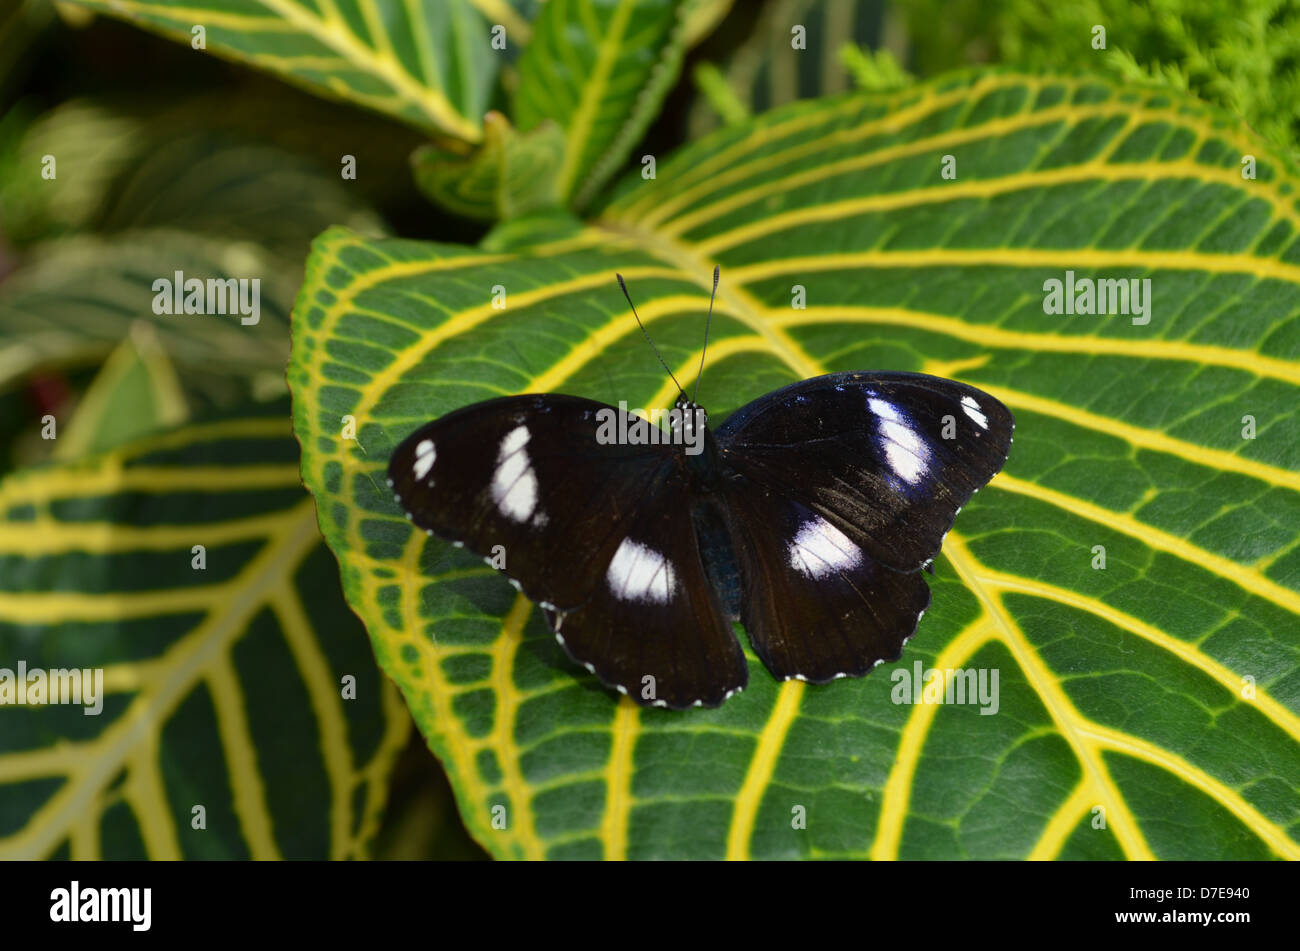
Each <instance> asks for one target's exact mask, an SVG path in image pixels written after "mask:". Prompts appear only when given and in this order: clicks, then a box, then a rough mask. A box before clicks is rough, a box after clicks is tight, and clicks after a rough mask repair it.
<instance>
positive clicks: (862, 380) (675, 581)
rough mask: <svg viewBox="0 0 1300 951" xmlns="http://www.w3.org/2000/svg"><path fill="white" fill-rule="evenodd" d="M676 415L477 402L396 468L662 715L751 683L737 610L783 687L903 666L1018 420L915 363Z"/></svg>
mask: <svg viewBox="0 0 1300 951" xmlns="http://www.w3.org/2000/svg"><path fill="white" fill-rule="evenodd" d="M674 408H675V410H677V411H678V413H677V415H676V416H674V417H670V418H671V419H672V425H671V426H670V429H669V431H668V434H669V436H670V437H671V438H668V439H665V440H663V441H660V442H657V443H655V444H645V443H643V442H642V443H637V444H630V443H627V442H614V443H611V442H609V441H608V440H602V439H601V438H600V434H601V432H602V429H601V425H602V420H603V421H609V420H610V415H609V414H610V413H622V410H615V409H614V408H613V407H609V406H605V405H604V404H600V403H597V402H594V401H591V400H586V399H582V398H579V397H573V396H564V395H560V394H547V395H527V396H518V397H505V398H502V399H496V400H489V401H487V402H484V403H478V404H475V405H473V406H469V407H466V408H464V409H461V410H457V411H455V412H453V413H449V414H447V415H446V416H443V417H441V418H440V419H437V420H434V421H433V422H431V423H428V424H427V425H425V426H423V427H421V428H420V429H418V430H416V431H415V432H414V433H413V434H412V435H411V436H410V437H409V438H407V439H406V440H405V441H404V442H403V443H402V444H401V445H399V446H398V448H397V450H396V451H395V452H394V453H393V457H392V460H391V462H390V465H389V483H390V485H391V486H392V487H393V488H394V491H395V493H396V497H397V499H398V501H399V503H401V505H402V506H403V507H404V508H405V509H406V511H407V514H408V516H409V517H410V518H411V520H412V521H413V522H414V523H415V524H416V525H418V526H420V527H421V528H424V529H425V530H426V531H429V532H430V533H433V534H437V535H440V536H441V537H443V538H446V539H448V540H450V541H452V542H454V543H457V544H463V545H464V546H465V547H467V548H468V549H470V550H471V551H474V552H476V553H478V554H479V555H480V556H483V557H485V559H486V558H488V556H490V555H491V554H492V552H493V551H494V549H495V548H496V546H502V547H503V548H504V551H505V557H506V567H505V568H504V571H505V573H506V574H507V575H508V576H509V577H510V578H511V579H512V580H513V582H514V583H515V584H516V586H517V587H519V589H520V590H521V591H522V592H523V593H524V594H525V595H526V596H527V597H529V598H530V599H531V600H533V601H534V602H536V603H538V604H539V605H540V606H542V607H543V609H544V610H545V613H546V617H547V620H548V622H549V623H550V625H551V627H552V630H553V631H554V632H555V634H556V636H557V638H558V639H559V641H560V643H561V644H563V645H564V647H565V649H566V651H567V652H568V653H569V655H570V656H571V657H573V658H574V659H575V660H577V661H578V662H580V663H582V664H583V665H584V666H586V667H587V668H588V669H589V670H591V671H592V672H593V673H595V674H596V675H597V676H598V677H599V678H600V679H601V681H602V682H603V683H605V684H606V685H608V686H612V687H615V688H617V689H618V690H620V691H622V692H624V693H628V694H629V695H631V696H632V697H633V698H634V699H637V700H638V701H640V702H643V703H647V704H652V705H656V706H667V707H670V708H674V709H681V708H684V707H689V706H716V705H717V704H719V703H721V702H722V701H723V700H725V699H726V698H727V697H729V696H731V695H732V694H733V693H735V692H736V691H738V690H740V689H742V688H743V687H744V686H745V685H746V683H747V680H748V670H747V665H746V662H745V657H744V653H743V651H742V650H741V647H740V643H739V641H738V640H737V638H736V636H735V634H734V633H733V630H732V623H733V622H734V621H739V622H740V623H741V624H742V625H743V626H744V628H745V630H746V633H747V634H748V637H749V639H750V641H751V643H752V644H753V647H754V650H755V652H756V653H757V654H758V656H759V658H760V659H761V660H762V662H763V663H764V665H765V666H766V667H767V668H768V670H769V671H771V673H772V674H773V675H774V676H776V677H777V678H778V679H790V678H799V679H803V680H807V681H810V682H815V683H825V682H828V681H831V680H834V679H838V678H840V677H845V676H860V675H862V674H865V673H867V672H869V671H870V670H871V669H872V668H873V667H874V666H876V665H877V664H879V663H882V662H884V661H887V660H895V659H897V657H898V656H899V655H900V653H901V651H902V647H903V644H904V643H905V642H906V640H907V639H908V638H909V637H910V636H911V635H912V633H913V631H914V630H915V628H916V625H917V623H918V621H919V620H920V617H921V614H922V613H923V612H924V610H925V608H926V607H927V606H928V604H929V598H930V595H929V589H928V587H927V585H926V583H925V581H924V579H923V577H922V575H921V573H920V571H921V569H922V568H924V567H926V566H928V565H929V564H930V562H931V561H932V560H933V558H934V557H935V556H936V555H937V554H938V551H939V548H940V546H941V544H942V540H943V536H944V535H945V534H946V533H947V531H948V530H949V528H951V526H952V524H953V519H954V518H955V517H956V514H957V512H958V511H959V510H960V508H961V506H962V505H963V504H965V502H966V501H967V499H969V498H970V496H971V495H972V494H973V493H974V492H975V491H977V490H978V489H979V488H980V487H981V486H982V485H984V484H985V483H986V482H987V481H988V480H989V479H990V478H991V477H992V476H993V474H994V473H995V472H996V471H997V470H998V469H999V468H1001V466H1002V463H1003V462H1004V461H1005V459H1006V455H1007V449H1008V447H1009V445H1010V438H1011V430H1012V425H1013V424H1012V419H1011V414H1010V413H1009V412H1008V411H1007V410H1006V408H1005V407H1004V406H1002V404H1001V403H999V402H998V401H997V400H996V399H994V398H993V397H991V396H989V395H988V394H986V393H983V392H982V391H980V390H977V389H975V388H974V387H970V386H966V385H964V384H960V383H956V382H953V381H950V380H942V379H939V378H936V377H930V376H924V375H921V374H914V373H840V374H832V375H828V376H823V377H817V378H814V379H811V380H803V381H801V382H798V383H795V384H792V385H790V386H788V387H784V388H782V389H780V390H777V391H774V392H773V393H769V394H768V395H767V396H764V397H761V398H760V399H758V400H755V401H754V402H752V403H750V404H748V405H747V406H744V407H742V408H741V409H739V410H737V411H736V412H735V413H733V414H732V416H731V417H730V418H729V419H728V420H727V421H726V422H725V423H724V424H723V425H722V426H721V427H719V428H718V429H717V430H716V432H715V431H713V430H711V429H709V427H708V425H707V416H706V414H705V413H704V411H703V410H702V409H701V408H700V407H698V406H696V405H695V404H694V403H693V402H691V401H689V400H687V399H686V398H685V397H684V396H683V398H682V399H680V400H678V402H677V405H676V406H675V407H674ZM617 422H618V424H619V427H620V428H619V429H618V432H620V433H622V432H624V430H625V429H627V430H628V431H631V430H630V427H631V425H632V424H633V423H634V421H633V420H631V419H630V418H629V417H627V414H623V416H622V417H621V418H619V419H618V420H617ZM696 447H698V448H696ZM692 450H695V451H692Z"/></svg>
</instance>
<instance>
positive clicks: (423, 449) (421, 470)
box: [412, 439, 438, 481]
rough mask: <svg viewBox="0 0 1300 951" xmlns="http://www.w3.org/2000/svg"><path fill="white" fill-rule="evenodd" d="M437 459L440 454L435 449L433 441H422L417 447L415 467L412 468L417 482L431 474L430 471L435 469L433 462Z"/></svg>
mask: <svg viewBox="0 0 1300 951" xmlns="http://www.w3.org/2000/svg"><path fill="white" fill-rule="evenodd" d="M436 458H438V453H437V452H436V451H435V450H434V448H433V440H432V439H422V440H420V444H419V445H418V446H416V447H415V465H414V466H413V467H412V470H413V473H414V475H415V478H416V481H419V480H420V479H423V478H424V477H425V476H427V475H428V474H429V470H430V469H432V468H433V460H434V459H436Z"/></svg>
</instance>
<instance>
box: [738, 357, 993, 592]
mask: <svg viewBox="0 0 1300 951" xmlns="http://www.w3.org/2000/svg"><path fill="white" fill-rule="evenodd" d="M1012 428H1013V421H1012V417H1011V414H1010V412H1008V411H1007V408H1006V407H1005V406H1003V405H1002V404H1001V403H1000V402H998V401H997V400H996V399H994V398H993V397H992V396H989V395H988V394H987V393H985V392H983V391H982V390H978V389H976V388H975V387H972V386H967V385H965V384H963V383H957V382H954V381H952V380H945V379H941V378H939V377H932V376H925V375H923V374H919V373H839V374H832V375H829V376H822V377H816V378H813V379H810V380H803V381H801V382H799V383H794V384H792V385H790V386H787V387H784V388H783V389H780V390H776V391H774V392H772V393H769V394H768V395H767V396H764V397H761V398H759V399H757V400H755V401H754V402H752V403H750V404H748V405H747V406H744V407H742V408H741V409H739V410H737V411H736V412H735V413H734V414H733V415H732V416H731V418H730V419H728V420H727V422H726V423H725V424H724V425H723V426H722V428H721V429H719V430H718V434H717V438H718V445H719V447H720V449H721V451H722V457H723V460H724V464H725V465H726V466H727V467H729V468H731V469H733V470H734V471H735V472H737V473H739V474H740V475H742V476H744V477H746V478H748V479H750V480H752V481H753V482H756V483H758V484H759V485H762V486H764V487H766V488H768V489H770V490H772V492H773V493H774V495H775V496H777V497H778V498H779V497H785V498H789V499H792V500H796V501H798V502H800V503H802V504H803V505H806V506H807V507H808V508H809V509H811V510H812V511H814V512H816V513H817V514H819V515H820V516H822V517H823V518H824V519H826V520H827V521H828V522H829V523H830V524H832V525H833V526H834V527H835V528H836V529H837V530H838V531H839V532H841V533H843V534H844V535H845V536H847V537H848V538H849V539H850V540H851V541H852V542H853V543H854V544H855V545H856V546H858V547H859V548H861V549H862V550H863V551H864V552H866V554H867V555H869V556H870V557H871V559H873V560H874V561H876V562H879V563H881V564H883V565H885V566H887V567H889V568H891V569H894V570H896V571H904V572H908V571H915V570H917V569H919V568H921V567H922V566H923V565H925V564H926V563H927V562H929V561H930V560H931V559H933V558H934V557H935V555H936V554H938V551H939V546H940V544H941V543H942V541H943V537H944V535H945V534H947V532H948V530H949V529H950V528H952V525H953V521H954V519H955V518H956V516H957V512H958V511H959V510H960V509H961V507H962V506H963V505H965V504H966V502H967V501H969V499H970V497H971V496H972V495H973V494H974V493H975V492H977V491H978V490H979V489H980V488H981V487H982V486H983V485H985V484H986V483H987V482H988V481H989V479H991V478H992V477H993V475H994V474H995V473H996V472H997V471H998V470H999V469H1000V468H1002V464H1003V463H1004V462H1005V461H1006V458H1007V450H1008V448H1009V447H1010V444H1011V431H1012Z"/></svg>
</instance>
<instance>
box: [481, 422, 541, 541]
mask: <svg viewBox="0 0 1300 951" xmlns="http://www.w3.org/2000/svg"><path fill="white" fill-rule="evenodd" d="M528 438H529V436H528V428H527V427H526V426H516V427H515V428H514V429H512V430H510V432H508V433H506V436H505V438H504V439H502V440H501V448H500V449H499V450H498V451H497V471H496V472H495V473H494V474H493V476H492V501H493V502H495V503H496V504H497V508H498V509H500V510H501V514H502V515H504V516H506V517H507V518H510V519H513V520H514V521H516V522H526V521H528V519H529V518H531V517H532V514H533V511H534V510H535V509H536V508H537V476H536V475H534V474H533V464H532V463H531V462H530V461H529V459H528V453H526V452H525V451H524V447H525V446H526V445H528Z"/></svg>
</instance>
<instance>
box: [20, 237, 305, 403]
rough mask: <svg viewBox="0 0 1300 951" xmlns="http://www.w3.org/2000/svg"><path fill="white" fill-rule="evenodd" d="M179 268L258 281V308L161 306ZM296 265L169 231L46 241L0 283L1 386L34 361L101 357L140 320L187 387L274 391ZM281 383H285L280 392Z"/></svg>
mask: <svg viewBox="0 0 1300 951" xmlns="http://www.w3.org/2000/svg"><path fill="white" fill-rule="evenodd" d="M177 271H180V272H181V274H182V275H185V276H186V277H198V278H201V279H203V280H208V279H216V280H228V279H234V280H240V279H252V278H257V279H258V280H260V281H261V284H260V285H258V286H259V288H260V291H259V294H260V297H259V302H260V314H259V318H258V321H257V323H256V324H249V325H245V324H243V323H242V322H241V316H240V315H239V314H238V313H233V314H224V315H223V314H155V313H154V311H153V301H154V297H155V296H156V292H155V291H154V289H153V284H154V282H155V281H157V280H160V279H166V280H169V281H173V282H174V281H175V274H176V272H177ZM296 280H297V273H296V270H295V269H293V268H292V267H290V266H289V265H288V264H287V263H286V262H285V261H284V260H283V259H282V258H279V257H277V256H274V255H271V254H269V253H267V252H266V251H265V250H263V249H262V248H259V247H258V246H256V245H254V244H249V243H246V242H231V241H221V240H211V239H207V238H203V237H199V236H195V235H190V234H186V233H184V232H177V231H170V230H152V229H151V230H147V231H133V232H131V233H130V234H129V235H126V236H123V237H112V238H101V237H89V236H87V237H76V238H66V239H63V240H60V241H51V242H47V243H45V244H43V245H42V246H41V247H40V249H39V251H38V252H36V253H34V254H33V255H32V256H31V258H30V259H29V260H28V261H27V262H25V264H24V267H23V268H22V269H21V270H19V271H17V272H15V273H14V274H13V275H12V276H10V277H9V279H8V280H6V281H5V283H4V285H3V287H0V389H4V388H6V387H10V386H13V385H15V384H16V383H17V382H19V381H20V380H21V379H22V378H23V377H24V376H25V375H26V374H28V373H30V372H31V371H32V370H33V369H36V368H40V367H59V368H66V367H70V366H84V365H98V364H99V363H100V362H102V361H103V360H104V359H105V358H106V357H107V355H108V354H109V353H110V352H111V351H112V350H113V348H114V347H116V346H117V344H118V343H119V342H120V341H121V340H122V339H123V338H124V337H125V336H126V335H127V334H128V333H129V331H130V327H131V325H132V324H133V323H134V322H135V321H137V320H143V321H147V322H148V323H149V325H150V326H151V327H152V328H153V330H154V331H155V332H156V333H157V334H158V337H159V339H160V340H161V341H162V343H163V345H164V348H165V349H166V351H167V354H168V357H169V358H170V360H171V361H172V362H173V363H175V364H176V365H177V366H178V367H183V368H184V369H185V373H184V382H185V384H186V388H187V391H195V392H198V391H201V392H202V393H203V394H205V396H206V398H208V399H210V400H211V401H213V402H216V403H221V404H229V403H232V402H237V401H238V400H239V398H240V397H241V396H247V395H248V393H250V392H267V391H269V392H275V390H276V388H277V387H282V386H283V384H282V383H280V384H277V383H276V380H277V379H278V378H279V377H280V376H281V369H282V367H283V361H284V359H285V355H286V353H287V352H288V347H289V308H290V306H291V305H292V301H293V292H294V286H295V282H296ZM281 391H282V390H281Z"/></svg>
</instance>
